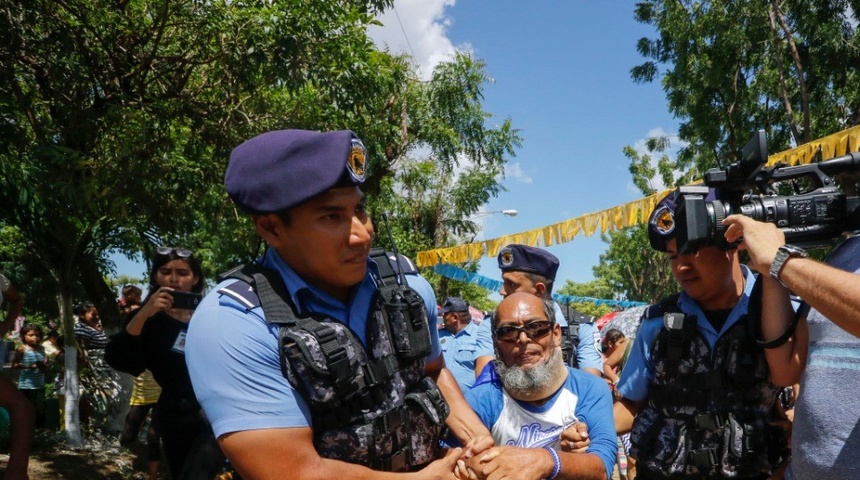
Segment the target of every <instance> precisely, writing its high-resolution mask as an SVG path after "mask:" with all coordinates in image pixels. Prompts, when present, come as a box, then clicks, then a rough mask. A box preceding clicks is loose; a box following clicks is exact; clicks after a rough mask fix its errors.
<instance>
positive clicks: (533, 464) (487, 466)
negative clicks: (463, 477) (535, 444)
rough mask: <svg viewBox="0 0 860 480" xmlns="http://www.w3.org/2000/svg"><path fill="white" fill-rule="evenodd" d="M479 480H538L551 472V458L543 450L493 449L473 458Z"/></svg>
mask: <svg viewBox="0 0 860 480" xmlns="http://www.w3.org/2000/svg"><path fill="white" fill-rule="evenodd" d="M475 459H476V460H477V461H478V465H477V466H476V467H475V468H473V470H475V473H476V474H477V476H478V478H481V479H489V480H494V479H497V478H499V479H501V478H504V479H522V480H538V479H541V478H545V477H546V476H547V475H548V474H549V473H550V472H551V471H552V458H551V457H550V456H549V453H548V452H547V451H546V450H544V449H543V448H521V447H508V446H504V447H493V448H491V449H489V450H487V451H486V452H484V453H483V454H481V455H478V456H477V457H476V458H475Z"/></svg>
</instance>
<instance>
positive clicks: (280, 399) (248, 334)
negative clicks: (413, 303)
mask: <svg viewBox="0 0 860 480" xmlns="http://www.w3.org/2000/svg"><path fill="white" fill-rule="evenodd" d="M262 265H263V266H264V267H267V268H270V269H273V270H275V271H277V272H278V273H279V274H280V275H281V277H282V278H283V280H284V283H285V284H286V287H287V291H288V292H289V294H290V296H291V297H292V299H293V302H295V304H296V306H297V308H298V309H299V310H300V311H301V312H315V313H319V314H323V315H326V316H329V317H330V318H332V319H335V320H337V321H339V322H341V323H344V324H347V325H349V326H350V328H351V329H352V330H353V331H354V332H359V333H360V335H359V336H360V338H361V341H362V343H364V342H365V339H364V331H365V323H366V320H367V313H368V311H369V309H370V304H371V300H372V298H373V296H374V294H375V292H376V283H375V281H374V280H373V277H372V275H371V272H370V271H368V273H367V275H366V276H365V278H364V279H363V280H362V282H361V283H360V284H359V285H358V286H357V287H356V288H355V291H354V292H353V293H352V294H351V297H350V299H349V301H348V303H347V304H346V305H344V304H343V303H341V302H339V301H338V300H336V299H334V298H332V297H331V296H329V295H327V294H326V293H324V292H322V291H320V290H319V289H316V288H314V287H312V286H310V285H308V284H307V283H306V282H305V281H304V280H302V279H301V277H299V276H298V275H297V274H296V273H295V272H294V271H293V270H292V269H291V268H290V267H289V266H288V265H287V264H286V263H284V261H283V260H282V259H281V258H280V256H278V254H277V252H276V251H274V250H273V249H272V248H271V247H270V248H269V249H268V250H267V251H266V254H265V255H264V257H263V261H262ZM371 268H372V269H375V268H376V265H375V264H374V263H373V262H372V261H370V260H368V269H371ZM233 282H235V280H227V281H225V282H222V283H221V284H219V285H218V287H216V288H215V289H214V290H213V291H212V292H211V293H210V294H209V295H207V296H206V297H205V298H204V299H203V300H202V301H201V302H200V306H198V307H197V310H195V312H194V316H193V317H192V319H191V322H190V325H189V329H188V338H187V340H186V362H187V364H188V370H189V373H190V375H191V381H192V383H193V385H194V391H195V393H196V395H197V399H198V400H199V402H200V404H201V405H202V406H203V410H204V411H205V412H206V416H207V418H208V420H209V421H210V422H211V424H212V429H213V431H214V432H215V436H216V437H218V436H221V435H224V434H226V433H230V432H237V431H243V430H257V429H271V428H290V427H307V426H310V422H311V417H310V412H309V410H308V407H307V404H306V402H305V401H304V399H302V397H301V396H300V395H298V394H296V392H295V390H294V389H293V387H292V386H291V385H290V384H289V382H288V381H287V379H286V378H284V376H283V374H282V373H281V367H280V357H279V353H278V326H277V325H268V324H267V323H266V320H265V315H264V313H263V311H262V307H260V305H259V301H257V302H256V303H255V302H253V301H251V300H249V298H254V296H253V295H251V296H245V295H242V294H235V293H233V292H231V291H229V290H227V289H225V288H224V287H226V286H229V285H231V284H232V283H233ZM249 289H250V288H249ZM433 308H434V310H435V305H434V307H433ZM430 331H431V332H435V329H432V328H431V329H430ZM431 344H433V345H434V347H433V352H431V354H430V355H429V356H428V361H430V360H433V359H435V358H436V357H437V356H438V352H439V340H438V336H437V335H432V334H431ZM434 352H435V355H434Z"/></svg>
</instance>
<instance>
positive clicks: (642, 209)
mask: <svg viewBox="0 0 860 480" xmlns="http://www.w3.org/2000/svg"><path fill="white" fill-rule="evenodd" d="M857 150H860V126H856V127H851V128H849V129H847V130H843V131H841V132H837V133H834V134H833V135H828V136H826V137H824V138H821V139H819V140H815V141H812V142H809V143H806V144H804V145H800V146H798V147H796V148H792V149H790V150H786V151H783V152H780V153H776V154H773V155H770V156H769V157H768V159H767V165H768V166H773V165H775V164H776V163H778V162H784V163H787V164H789V165H801V164H807V163H810V162H811V161H812V160H814V159H815V158H816V155H817V154H818V152H819V151H821V158H822V159H823V160H827V159H830V158H833V157H838V156H841V155H845V154H847V153H848V152H850V151H857ZM698 183H700V182H698ZM670 192H671V190H665V191H662V192H660V193H657V194H654V195H650V196H648V197H645V198H640V199H639V200H635V201H632V202H630V203H626V204H623V205H619V206H616V207H612V208H607V209H606V210H601V211H599V212H594V213H587V214H585V215H582V216H579V217H575V218H571V219H569V220H564V221H562V222H558V223H554V224H552V225H548V226H545V227H540V228H536V229H534V230H529V231H525V232H518V233H512V234H510V235H504V236H502V237H498V238H493V239H490V240H485V241H483V242H478V243H469V244H465V245H458V246H456V247H449V248H437V249H434V250H424V251H422V252H418V254H417V255H416V258H415V262H416V263H417V264H418V266H419V267H431V266H433V265H436V264H438V263H466V262H470V261H476V260H480V259H481V257H482V256H483V255H484V253H485V252H486V255H487V256H488V257H495V256H496V255H498V254H499V250H501V249H502V247H504V246H505V245H507V244H509V243H522V244H526V245H531V246H533V247H539V246H546V247H550V246H552V245H555V244H559V243H567V242H572V241H573V239H574V238H576V236H577V235H579V234H582V235H585V236H586V237H589V236H591V235H594V233H595V232H596V231H597V229H598V227H599V228H600V231H601V232H602V233H605V232H607V231H608V230H610V229H613V230H614V229H620V228H625V227H632V226H634V225H638V224H640V223H643V222H645V221H647V219H648V216H649V215H650V214H651V211H652V210H654V206H656V205H657V202H659V201H660V200H662V199H663V197H665V196H666V195H668V194H669V193H670Z"/></svg>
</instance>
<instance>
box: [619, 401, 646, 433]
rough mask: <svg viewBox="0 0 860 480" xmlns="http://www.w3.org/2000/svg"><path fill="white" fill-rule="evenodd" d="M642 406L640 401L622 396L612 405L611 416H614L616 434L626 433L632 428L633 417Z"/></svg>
mask: <svg viewBox="0 0 860 480" xmlns="http://www.w3.org/2000/svg"><path fill="white" fill-rule="evenodd" d="M640 408H642V402H637V401H635V400H630V399H628V398H624V397H622V398H621V400H619V401H617V402H615V404H614V405H613V406H612V416H613V417H615V432H616V433H618V435H621V434H624V433H627V432H629V431H630V429H632V428H633V418H634V417H635V416H636V414H637V413H639V409H640Z"/></svg>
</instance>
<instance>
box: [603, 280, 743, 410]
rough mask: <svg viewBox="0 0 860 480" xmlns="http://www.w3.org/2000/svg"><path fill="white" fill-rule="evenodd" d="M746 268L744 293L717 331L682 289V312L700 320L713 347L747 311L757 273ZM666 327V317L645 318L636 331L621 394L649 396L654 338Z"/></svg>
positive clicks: (701, 329)
mask: <svg viewBox="0 0 860 480" xmlns="http://www.w3.org/2000/svg"><path fill="white" fill-rule="evenodd" d="M741 269H742V270H743V274H744V279H745V285H744V292H743V295H741V298H740V299H739V300H738V303H737V304H736V305H735V307H734V308H733V309H732V311H731V313H729V317H728V318H727V319H726V323H724V324H723V328H722V329H720V331H719V332H717V331H716V330H714V327H713V326H712V325H711V322H708V321H707V320H705V318H706V316H705V313H704V312H703V311H702V309H701V308H700V307H699V305H698V304H697V303H696V302H695V300H693V299H692V298H690V297H689V296H688V295H687V294H686V293H684V292H681V296H680V297H679V298H678V307H679V308H680V310H681V312H683V313H685V314H687V315H695V316H696V318H697V319H699V320H698V321H697V322H696V330H697V331H698V332H699V334H701V335H702V337H703V338H704V339H705V341H706V342H708V346H709V347H710V348H711V349H713V348H714V344H716V343H717V339H718V338H719V337H720V335H722V334H723V333H724V332H726V331H727V330H728V329H729V328H731V327H732V325H734V324H735V323H737V322H738V320H739V319H740V318H741V316H743V315H744V314H746V312H747V308H748V305H749V296H750V293H751V292H752V288H753V284H755V280H756V278H755V275H754V274H753V272H752V271H751V270H750V269H749V268H747V267H746V266H745V265H741ZM662 329H663V320H662V317H661V318H649V319H645V320H644V321H643V322H642V324H641V325H640V327H639V332H638V333H637V334H636V340H634V343H633V348H632V350H631V351H630V356H629V357H628V359H627V363H626V364H625V366H624V370H623V371H622V372H621V378H620V379H619V381H618V393H620V394H621V396H622V397H624V398H627V399H630V400H634V401H640V400H644V399H646V398H647V397H648V386H649V385H650V384H651V380H652V379H653V378H654V364H653V363H652V361H651V347H652V346H653V345H654V340H655V339H656V338H657V334H659V333H660V330H662Z"/></svg>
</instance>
